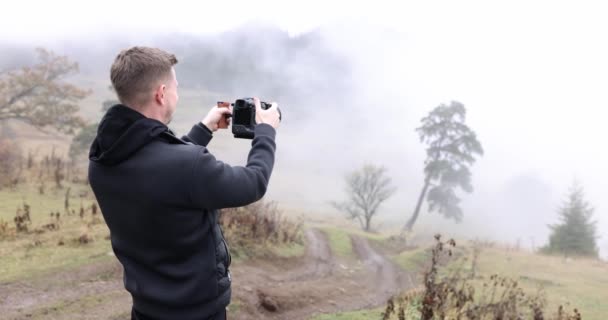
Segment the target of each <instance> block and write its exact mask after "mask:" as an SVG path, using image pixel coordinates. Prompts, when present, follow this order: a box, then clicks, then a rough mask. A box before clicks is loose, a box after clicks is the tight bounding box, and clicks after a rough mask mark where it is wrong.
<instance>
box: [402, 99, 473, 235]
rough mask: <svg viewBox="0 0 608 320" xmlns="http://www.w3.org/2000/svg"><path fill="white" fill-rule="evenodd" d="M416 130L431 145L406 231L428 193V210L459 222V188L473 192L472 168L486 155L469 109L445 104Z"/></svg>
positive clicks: (459, 105)
mask: <svg viewBox="0 0 608 320" xmlns="http://www.w3.org/2000/svg"><path fill="white" fill-rule="evenodd" d="M416 131H418V134H419V136H420V142H423V143H425V144H427V145H428V148H427V149H426V154H427V158H426V160H425V161H424V174H425V178H424V185H423V187H422V191H421V192H420V195H419V196H418V202H417V203H416V208H415V209H414V213H413V214H412V216H411V217H410V219H409V220H408V221H407V223H406V224H405V225H404V226H403V231H411V230H412V228H413V226H414V224H415V223H416V220H417V219H418V215H419V214H420V209H421V207H422V203H423V201H424V198H425V196H426V197H427V198H426V199H427V202H428V204H429V210H428V211H429V212H433V211H437V212H439V214H442V215H443V216H445V217H446V218H450V219H454V220H455V221H456V222H460V221H461V220H462V216H463V212H462V209H461V208H460V198H459V197H458V195H457V194H456V189H457V188H460V189H462V190H464V191H465V192H468V193H470V192H473V186H472V184H471V170H470V167H471V166H472V165H473V163H475V160H476V159H475V157H476V156H482V155H483V148H482V147H481V143H480V142H479V141H478V140H477V135H476V134H475V132H474V131H473V130H471V128H469V127H468V126H467V124H466V109H465V107H464V105H463V104H462V103H460V102H458V101H452V102H451V103H450V104H449V105H446V104H443V103H442V104H440V105H439V106H438V107H436V108H435V109H433V110H432V111H431V112H430V113H429V114H428V115H427V116H426V117H424V118H422V126H421V127H419V128H417V129H416ZM427 193H428V196H427Z"/></svg>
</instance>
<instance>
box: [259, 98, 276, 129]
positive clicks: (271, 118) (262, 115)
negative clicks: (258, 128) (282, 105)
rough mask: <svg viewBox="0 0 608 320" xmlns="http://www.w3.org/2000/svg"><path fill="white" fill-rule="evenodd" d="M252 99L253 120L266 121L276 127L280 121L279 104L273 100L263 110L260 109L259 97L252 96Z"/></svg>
mask: <svg viewBox="0 0 608 320" xmlns="http://www.w3.org/2000/svg"><path fill="white" fill-rule="evenodd" d="M253 101H254V103H255V122H256V123H266V124H269V125H271V126H272V127H273V128H275V129H277V128H278V127H279V124H280V123H281V119H280V114H279V105H278V104H277V103H276V102H273V103H272V106H271V107H270V108H268V109H266V110H264V109H262V104H261V103H260V99H258V98H253Z"/></svg>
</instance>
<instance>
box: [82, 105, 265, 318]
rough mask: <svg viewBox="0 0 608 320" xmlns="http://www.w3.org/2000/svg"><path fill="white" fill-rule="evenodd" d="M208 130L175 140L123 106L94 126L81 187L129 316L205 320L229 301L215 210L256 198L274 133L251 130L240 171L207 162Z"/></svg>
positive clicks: (262, 187) (163, 128) (262, 188)
mask: <svg viewBox="0 0 608 320" xmlns="http://www.w3.org/2000/svg"><path fill="white" fill-rule="evenodd" d="M211 137H212V135H211V131H209V129H207V128H206V127H205V126H203V125H201V124H200V123H199V124H196V125H194V126H193V127H192V130H191V131H190V133H188V135H186V136H184V137H182V138H181V139H180V138H178V137H176V136H175V135H173V133H172V132H171V131H170V130H169V129H168V128H167V126H166V125H164V124H163V123H161V122H159V121H157V120H154V119H149V118H146V117H145V116H143V115H142V114H140V113H139V112H137V111H135V110H133V109H131V108H128V107H126V106H123V105H115V106H113V107H112V108H110V109H109V110H108V112H107V113H106V115H105V116H104V118H103V119H102V121H101V123H100V125H99V128H98V131H97V137H96V138H95V141H94V142H93V144H92V146H91V151H90V154H89V159H90V162H89V181H90V183H91V187H92V188H93V192H94V193H95V196H96V198H97V201H98V202H99V205H100V208H101V211H102V213H103V216H104V218H105V221H106V223H107V224H108V227H109V229H110V236H111V241H112V248H113V249H114V252H115V254H116V257H117V258H118V260H120V262H121V264H122V265H123V267H124V285H125V288H126V289H127V290H128V291H129V292H130V293H131V295H132V297H133V306H134V308H135V310H137V311H138V312H139V313H141V314H143V315H146V316H149V317H151V318H154V319H184V320H188V319H206V318H207V317H209V316H211V315H213V314H215V313H217V312H218V311H220V310H221V309H223V308H225V307H226V306H227V305H228V304H229V303H230V294H231V292H230V282H231V278H230V272H229V267H230V254H229V252H228V246H227V245H226V242H225V240H224V237H223V235H222V231H221V229H220V226H219V224H218V210H217V209H220V208H230V207H238V206H243V205H247V204H249V203H252V202H255V201H257V200H258V199H260V198H261V197H262V196H263V195H264V193H265V192H266V188H267V186H268V181H269V179H270V174H271V172H272V167H273V164H274V152H275V141H274V138H275V130H274V129H273V128H272V127H271V126H269V125H267V124H260V125H257V126H256V128H255V138H254V139H253V141H252V148H251V151H250V152H249V157H248V161H247V165H246V166H245V167H238V166H235V167H232V166H229V165H227V164H224V163H222V162H220V161H218V160H216V159H215V157H214V156H213V155H211V154H210V153H209V151H208V150H207V148H206V145H207V144H208V143H209V141H210V140H211Z"/></svg>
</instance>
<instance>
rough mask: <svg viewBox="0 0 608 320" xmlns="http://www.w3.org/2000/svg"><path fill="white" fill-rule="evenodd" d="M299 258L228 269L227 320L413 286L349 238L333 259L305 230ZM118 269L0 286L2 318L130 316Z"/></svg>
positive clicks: (327, 308)
mask: <svg viewBox="0 0 608 320" xmlns="http://www.w3.org/2000/svg"><path fill="white" fill-rule="evenodd" d="M305 235H306V244H307V252H306V255H305V256H304V257H300V258H291V259H287V258H276V259H272V261H269V260H262V259H258V260H254V261H248V262H247V263H243V264H235V265H234V266H233V268H232V273H233V301H234V303H233V304H232V305H231V306H230V310H231V314H230V318H231V319H236V320H245V319H252V320H255V319H290V320H297V319H309V318H310V317H311V316H313V315H315V314H319V313H328V312H338V311H347V310H357V309H366V308H371V307H376V306H380V305H383V304H384V303H385V302H386V300H387V299H388V297H390V296H391V295H392V294H395V293H397V292H399V291H401V290H404V289H407V288H408V287H409V286H411V285H413V283H412V282H411V281H410V280H409V275H408V274H406V273H404V272H403V271H402V270H400V269H399V268H397V267H395V265H393V263H392V262H391V261H390V260H388V259H387V258H386V257H384V256H382V255H381V254H380V253H378V252H377V251H375V250H374V249H373V248H372V247H371V246H370V245H369V243H368V241H367V239H365V238H363V237H358V236H352V238H351V241H352V244H353V249H354V252H355V254H356V256H357V257H356V259H338V258H336V257H335V256H334V255H333V254H332V252H331V249H330V246H329V243H328V240H327V236H326V235H325V234H324V233H323V232H321V231H319V230H316V229H308V230H306V232H305ZM130 308H131V298H130V296H129V294H128V293H127V292H126V291H125V290H124V288H123V284H122V268H121V266H120V265H119V264H118V263H117V262H116V261H115V260H111V261H106V262H99V263H94V264H90V265H87V266H82V267H80V268H78V269H75V270H65V271H61V272H56V273H51V274H47V275H44V276H39V277H36V278H33V279H27V280H20V281H15V282H10V283H2V284H0V315H2V316H1V318H2V319H14V320H17V319H19V320H21V319H57V320H63V319H66V320H67V319H87V320H88V319H90V320H98V319H115V320H119V319H130Z"/></svg>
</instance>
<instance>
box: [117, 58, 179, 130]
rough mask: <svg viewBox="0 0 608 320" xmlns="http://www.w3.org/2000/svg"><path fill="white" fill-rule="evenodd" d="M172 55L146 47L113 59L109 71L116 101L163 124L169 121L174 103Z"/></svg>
mask: <svg viewBox="0 0 608 320" xmlns="http://www.w3.org/2000/svg"><path fill="white" fill-rule="evenodd" d="M176 63H177V59H176V58H175V56H174V55H172V54H170V53H167V52H165V51H163V50H160V49H156V48H148V47H133V48H130V49H127V50H123V51H122V52H120V53H119V54H118V56H116V59H115V60H114V63H113V64H112V68H111V71H110V78H111V80H112V86H113V87H114V90H115V91H116V94H117V95H118V99H119V100H120V102H121V103H122V104H124V105H127V106H129V107H131V108H133V109H135V110H137V111H139V112H141V113H142V114H144V115H145V116H147V117H149V118H153V119H157V120H159V121H161V122H163V123H165V124H168V123H169V122H170V121H171V118H172V116H173V113H174V112H175V108H176V107H177V101H178V99H179V97H178V95H177V79H176V77H175V69H173V66H174V65H175V64H176Z"/></svg>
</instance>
